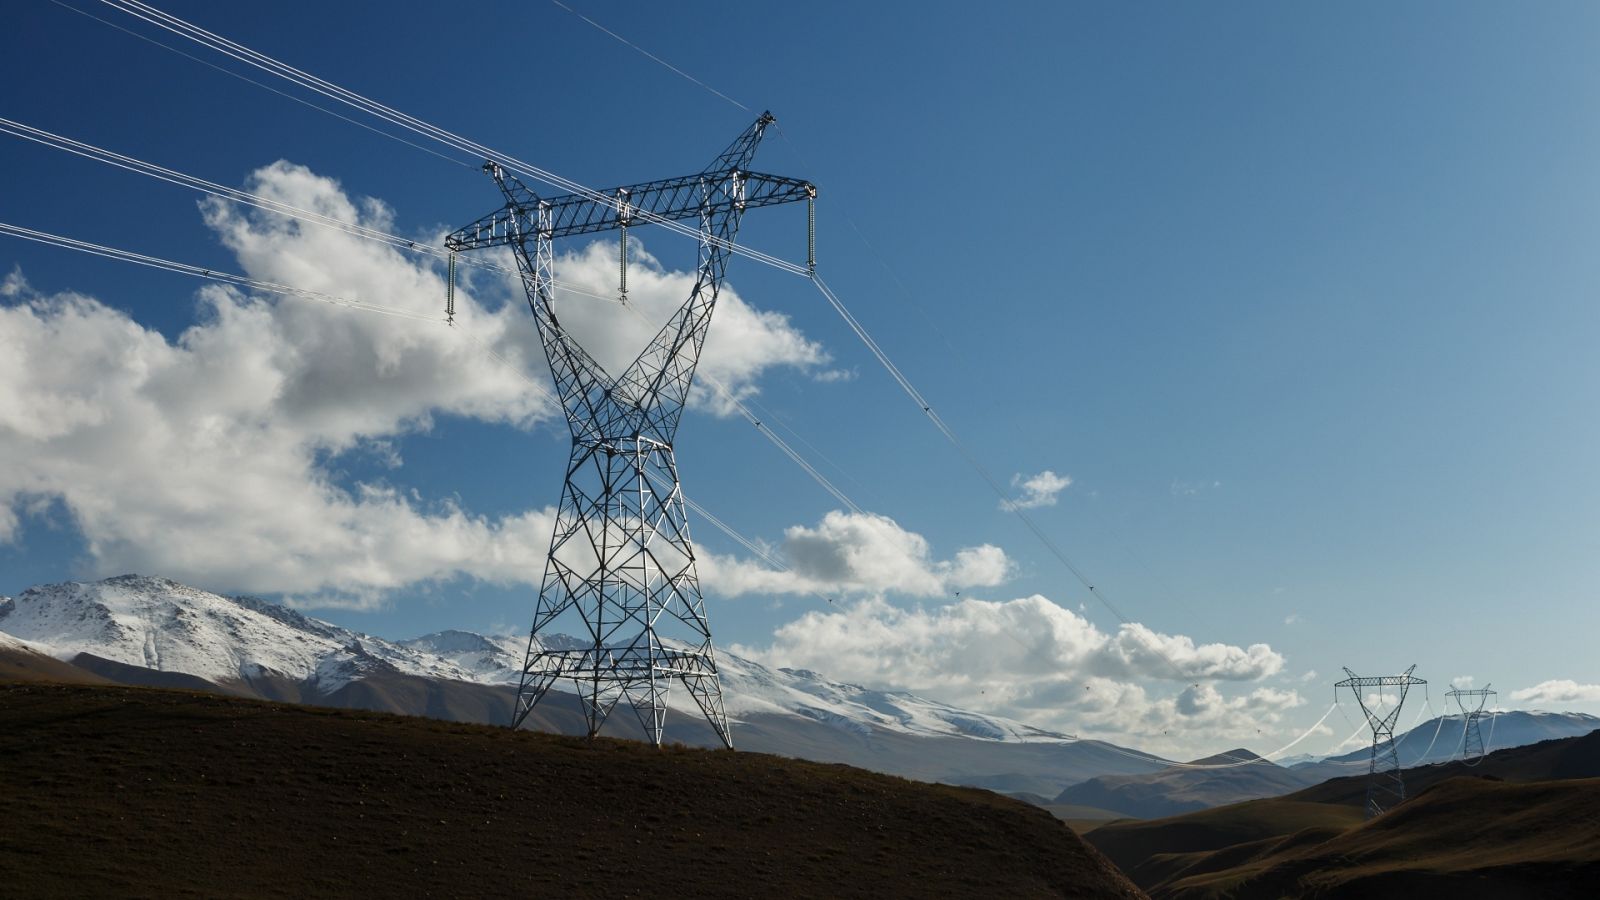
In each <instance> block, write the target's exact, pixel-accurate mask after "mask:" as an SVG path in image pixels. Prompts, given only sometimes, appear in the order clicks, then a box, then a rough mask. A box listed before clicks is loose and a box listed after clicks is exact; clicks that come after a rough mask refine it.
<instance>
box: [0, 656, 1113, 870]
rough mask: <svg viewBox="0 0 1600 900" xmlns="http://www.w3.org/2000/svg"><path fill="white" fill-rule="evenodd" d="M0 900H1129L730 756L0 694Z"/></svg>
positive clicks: (961, 796)
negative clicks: (138, 899) (597, 899)
mask: <svg viewBox="0 0 1600 900" xmlns="http://www.w3.org/2000/svg"><path fill="white" fill-rule="evenodd" d="M0 760H4V764H3V765H0V872H4V873H6V889H5V892H4V893H5V894H6V896H15V897H57V896H60V897H65V896H159V897H186V896H204V897H214V896H249V897H302V896H307V895H318V896H325V895H347V896H351V895H357V894H359V895H363V896H369V895H371V896H381V895H392V896H416V897H426V896H472V897H482V896H519V897H530V896H600V895H605V896H607V897H613V896H616V897H624V896H637V895H645V894H652V895H670V896H695V897H704V896H729V897H733V896H785V897H789V896H816V897H823V896H829V897H832V896H876V897H882V896H900V895H916V896H1004V897H1137V896H1139V894H1138V892H1137V890H1136V889H1135V888H1133V886H1132V885H1131V884H1129V883H1128V882H1127V881H1126V879H1124V878H1123V877H1122V876H1121V875H1120V874H1119V873H1117V872H1116V871H1115V870H1114V869H1112V868H1111V867H1110V866H1109V865H1108V864H1107V863H1106V862H1105V860H1104V859H1103V858H1101V857H1100V856H1099V855H1098V854H1097V853H1095V852H1094V851H1093V850H1091V849H1090V848H1088V847H1087V846H1086V845H1084V844H1083V843H1082V841H1081V840H1080V839H1079V838H1078V837H1077V836H1076V835H1074V834H1073V833H1072V832H1071V830H1070V829H1068V828H1067V827H1065V826H1064V825H1062V824H1061V823H1060V822H1059V821H1057V820H1056V819H1055V818H1053V817H1052V816H1050V814H1049V813H1047V812H1045V811H1044V810H1040V809H1036V808H1032V807H1029V806H1027V805H1026V804H1023V803H1021V802H1018V801H1015V800H1011V799H1008V798H1004V797H1000V796H997V795H995V794H992V793H989V792H987V791H978V790H972V789H964V788H953V787H945V786H940V785H929V784H920V783H916V782H910V781H905V780H902V779H899V778H893V777H889V776H882V775H875V774H872V773H868V772H863V771H860V770H858V769H852V768H849V767H845V766H837V765H818V764H813V763H805V762H798V761H795V760H789V759H782V758H778V757H772V756H765V755H761V754H754V753H728V752H725V751H707V750H686V749H675V750H666V751H658V750H654V749H651V748H649V747H647V746H645V745H642V744H636V743H633V742H628V741H617V740H605V739H602V740H599V741H596V742H594V743H592V744H591V743H588V742H585V741H583V740H580V739H573V738H564V737H558V736H553V735H547V734H535V733H529V732H518V733H513V732H511V731H509V730H506V729H503V728H488V727H482V726H475V725H463V724H455V723H447V722H438V721H432V720H428V719H420V718H408V717H402V716H393V715H385V714H379V713H368V712H359V711H350V710H333V709H323V708H314V707H301V706H290V705H285V704H277V703H267V702H262V701H258V700H252V699H245V698H238V697H226V696H218V695H215V694H201V693H190V692H180V691H166V690H155V689H147V688H127V687H104V686H69V685H53V684H39V683H32V684H28V683H17V684H0Z"/></svg>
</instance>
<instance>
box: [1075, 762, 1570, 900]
mask: <svg viewBox="0 0 1600 900" xmlns="http://www.w3.org/2000/svg"><path fill="white" fill-rule="evenodd" d="M1597 776H1600V731H1597V732H1594V733H1591V734H1589V735H1586V736H1584V737H1579V738H1565V739H1561V740H1554V741H1544V742H1542V743H1539V744H1533V745H1529V746H1526V747H1517V748H1513V749H1509V750H1503V751H1499V752H1496V753H1493V754H1490V755H1489V756H1488V757H1486V758H1484V759H1483V760H1482V761H1481V762H1480V763H1479V764H1477V765H1476V766H1473V767H1468V766H1466V765H1464V764H1462V763H1460V762H1456V763H1450V764H1446V765H1433V766H1422V767H1419V768H1415V769H1407V770H1406V772H1405V779H1406V785H1407V791H1408V793H1409V794H1410V795H1411V799H1409V800H1408V801H1407V802H1406V803H1404V804H1402V805H1400V806H1398V807H1396V808H1395V809H1393V810H1391V811H1390V812H1389V813H1388V814H1386V815H1384V816H1382V817H1380V818H1378V819H1375V820H1373V821H1371V822H1367V821H1365V815H1364V812H1363V809H1362V805H1363V802H1364V800H1365V784H1366V782H1365V778H1364V776H1363V777H1359V778H1336V779H1333V780H1331V781H1328V782H1325V783H1323V784H1320V785H1317V786H1315V787H1311V788H1307V789H1305V790H1302V791H1299V792H1297V793H1294V794H1290V795H1288V796H1285V797H1278V798H1273V799H1267V800H1253V801H1249V802H1246V803H1237V804H1233V805H1231V806H1224V807H1220V808H1217V809H1208V810H1203V811H1201V812H1196V813H1190V814H1187V815H1181V816H1173V817H1170V818H1166V819H1158V820H1154V821H1148V822H1119V823H1113V824H1111V825H1106V826H1103V827H1101V828H1099V829H1096V830H1095V831H1093V832H1090V834H1089V836H1088V839H1089V841H1090V842H1091V843H1093V844H1094V845H1095V846H1096V847H1098V848H1099V849H1100V850H1101V851H1102V852H1104V853H1105V854H1106V855H1107V856H1108V857H1110V858H1111V859H1112V860H1113V861H1114V862H1116V863H1117V864H1118V865H1119V866H1121V867H1122V869H1123V871H1125V872H1127V873H1128V875H1129V877H1131V878H1132V879H1133V880H1134V881H1135V882H1136V883H1138V884H1139V885H1140V886H1141V887H1143V888H1144V889H1146V890H1148V891H1149V892H1150V894H1151V896H1153V897H1156V898H1158V900H1159V898H1185V900H1202V898H1207V900H1209V898H1236V900H1247V898H1256V897H1262V898H1278V897H1330V898H1331V897H1407V898H1416V897H1432V896H1458V897H1468V898H1472V897H1485V898H1490V897H1492V898H1515V897H1539V898H1561V897H1591V896H1595V894H1594V885H1596V884H1600V777H1597Z"/></svg>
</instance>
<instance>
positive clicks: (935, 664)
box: [732, 595, 1304, 750]
mask: <svg viewBox="0 0 1600 900" xmlns="http://www.w3.org/2000/svg"><path fill="white" fill-rule="evenodd" d="M1158 649H1159V651H1160V652H1159V653H1158V652H1157V650H1158ZM732 650H733V652H735V653H738V654H740V655H743V656H749V657H752V658H754V659H757V660H760V661H762V662H764V663H767V664H770V665H777V666H792V667H798V668H806V669H814V670H816V671H821V672H827V673H828V674H829V677H832V678H837V679H840V680H844V681H851V682H857V683H861V684H865V685H868V686H871V687H877V688H884V689H895V690H909V691H913V692H916V693H919V694H923V695H926V696H929V697H934V698H937V699H939V700H943V701H945V702H949V703H954V704H957V705H963V706H969V707H972V708H975V709H982V710H987V711H991V712H995V713H999V714H1003V715H1008V716H1013V717H1015V718H1018V719H1020V720H1022V721H1025V722H1031V723H1034V724H1037V725H1040V726H1043V727H1055V728H1059V729H1062V730H1065V731H1073V732H1077V733H1080V734H1093V735H1096V736H1101V737H1110V738H1117V737H1122V738H1128V737H1133V736H1137V737H1138V738H1139V740H1140V741H1141V743H1140V746H1150V747H1159V746H1167V747H1186V746H1192V745H1198V744H1199V743H1202V742H1204V741H1206V740H1237V741H1245V740H1248V741H1250V742H1252V743H1255V744H1258V745H1259V744H1260V743H1261V742H1262V741H1270V740H1271V739H1272V738H1271V737H1268V736H1267V735H1269V734H1270V735H1271V736H1272V737H1276V736H1278V735H1279V734H1281V728H1280V725H1281V723H1282V715H1283V713H1284V712H1285V711H1286V710H1288V709H1292V708H1294V707H1297V706H1299V705H1301V704H1302V703H1303V702H1304V700H1303V699H1302V698H1301V697H1300V696H1299V694H1297V693H1296V692H1294V691H1282V690H1277V689H1274V688H1269V687H1265V686H1262V687H1258V688H1254V689H1252V690H1250V691H1249V692H1247V693H1243V694H1239V695H1236V696H1225V695H1224V694H1223V693H1222V692H1221V691H1220V690H1218V689H1217V688H1215V687H1214V686H1212V685H1209V684H1200V685H1199V686H1198V687H1196V686H1193V685H1190V686H1187V687H1186V688H1184V689H1183V691H1182V692H1174V693H1172V694H1166V695H1159V696H1156V695H1152V694H1151V693H1150V692H1149V689H1147V687H1146V685H1145V684H1142V683H1141V682H1156V683H1159V682H1161V681H1163V680H1168V683H1171V682H1170V680H1171V679H1175V678H1177V677H1178V675H1177V674H1175V673H1174V672H1173V671H1172V668H1171V665H1176V666H1177V667H1178V669H1179V671H1180V673H1181V676H1182V678H1183V680H1185V681H1188V680H1190V679H1193V680H1196V681H1198V680H1201V679H1224V680H1230V681H1238V682H1248V681H1257V680H1260V679H1263V678H1266V677H1269V676H1271V675H1274V674H1276V673H1277V672H1278V671H1280V670H1281V669H1282V667H1283V665H1284V659H1283V657H1282V656H1281V655H1280V654H1278V653H1277V652H1275V651H1273V650H1272V649H1271V648H1270V647H1268V646H1266V645H1264V644H1257V645H1254V646H1251V647H1248V648H1242V647H1237V646H1231V645H1225V644H1203V645H1200V644H1196V642H1195V641H1194V640H1193V639H1191V638H1189V637H1185V636H1182V635H1164V634H1159V633H1156V632H1154V631H1152V630H1150V629H1148V628H1146V627H1144V626H1143V625H1139V624H1132V625H1125V626H1122V627H1121V628H1119V629H1118V630H1117V632H1115V633H1113V634H1107V633H1105V632H1103V631H1101V630H1100V629H1098V628H1097V627H1096V626H1095V625H1094V624H1093V623H1091V622H1089V621H1088V620H1087V619H1085V618H1083V617H1082V616H1080V615H1078V614H1077V613H1075V612H1073V611H1071V610H1068V609H1065V608H1063V607H1061V606H1059V605H1057V604H1055V603H1053V602H1051V601H1050V600H1048V599H1046V598H1045V597H1042V596H1038V595H1034V596H1031V597H1024V598H1021V599H1017V600H1010V601H1004V602H999V601H989V600H978V599H966V598H963V599H962V600H960V601H957V602H954V603H949V604H945V605H941V606H937V607H931V608H922V607H915V608H905V607H900V606H895V605H893V604H890V603H888V602H887V601H885V600H883V599H881V598H871V599H867V600H863V601H860V602H857V603H853V604H850V605H848V606H843V607H836V608H830V609H829V610H828V611H816V612H811V613H808V614H806V615H804V616H801V617H800V618H798V619H795V620H793V621H791V622H789V623H787V624H785V625H784V626H782V627H780V628H779V629H778V630H777V631H776V633H775V634H774V636H773V641H772V643H771V644H770V645H767V646H764V647H762V646H734V647H733V648H732ZM1161 653H1165V654H1166V659H1163V657H1162V655H1161ZM1168 660H1170V662H1171V665H1169V662H1168ZM1258 729H1259V730H1260V734H1259V735H1258ZM1275 729H1277V730H1275ZM1177 731H1181V732H1182V734H1178V733H1176V732H1177ZM1163 732H1175V733H1173V734H1165V735H1164V734H1163ZM1263 749H1264V750H1265V749H1272V748H1263Z"/></svg>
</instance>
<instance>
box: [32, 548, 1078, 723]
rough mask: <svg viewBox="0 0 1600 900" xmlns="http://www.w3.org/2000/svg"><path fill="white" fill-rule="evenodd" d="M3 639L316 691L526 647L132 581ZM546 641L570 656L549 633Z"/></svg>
mask: <svg viewBox="0 0 1600 900" xmlns="http://www.w3.org/2000/svg"><path fill="white" fill-rule="evenodd" d="M5 635H10V636H11V637H13V638H17V639H20V640H22V641H25V642H28V643H29V644H30V645H31V647H30V649H34V650H36V651H40V652H46V653H48V654H49V655H52V656H55V657H57V658H59V659H63V660H67V661H71V660H72V659H74V658H76V657H77V656H78V655H79V654H90V655H93V656H97V657H100V658H102V659H107V660H111V661H113V662H118V663H124V664H127V665H131V666H139V667H144V668H148V669H154V670H157V671H161V672H181V673H185V674H188V675H194V676H197V677H200V678H204V679H206V680H207V681H211V682H214V683H216V684H220V685H228V684H237V683H241V682H252V681H255V680H259V679H262V678H281V679H287V680H289V681H293V682H299V683H303V684H306V685H308V686H310V687H311V688H312V689H313V690H314V691H315V692H317V693H322V694H328V693H332V692H333V691H336V690H338V689H339V688H341V687H343V686H345V685H348V684H350V683H352V682H355V681H358V680H361V679H363V678H366V677H369V676H372V675H376V674H379V673H384V672H398V673H401V674H405V675H415V676H421V677H424V678H432V679H444V680H450V681H463V682H470V683H475V684H483V685H514V684H516V682H517V676H518V674H519V672H520V671H521V667H522V662H523V657H524V654H525V653H526V651H527V648H528V639H527V637H516V636H510V635H480V634H476V633H473V632H468V631H441V632H437V633H434V634H430V635H425V636H423V637H419V638H415V639H412V640H404V641H391V640H387V639H384V638H379V637H375V636H373V635H368V634H363V633H361V632H357V631H353V630H351V629H347V628H342V627H340V626H338V625H334V624H332V623H329V622H324V621H322V620H320V619H314V618H311V617H309V616H306V615H303V614H301V613H299V612H297V611H295V610H293V609H289V608H288V607H285V606H282V605H280V604H276V603H270V602H267V601H264V600H258V599H255V598H250V597H223V596H220V595H218V594H213V593H210V592H207V591H202V590H199V589H197V588H192V587H188V586H186V585H183V584H179V583H178V582H175V581H171V580H169V579H165V578H158V577H151V576H142V575H123V576H118V577H115V578H108V579H105V580H103V581H98V582H87V583H84V582H67V583H63V584H51V585H40V586H38V587H33V588H29V589H28V590H26V591H24V592H22V594H21V595H20V596H18V597H16V598H14V599H12V600H10V601H8V602H0V637H4V636H5ZM546 643H547V645H550V646H555V645H567V644H572V645H576V642H575V641H574V640H573V639H572V638H568V637H565V636H560V635H557V636H552V637H551V638H550V639H549V640H548V641H547V642H546ZM718 668H719V670H720V672H721V676H722V684H723V694H724V703H725V706H726V708H727V711H728V714H729V716H730V717H732V718H734V719H736V720H737V719H739V718H740V717H741V716H750V715H758V714H767V715H781V716H795V717H800V718H804V719H809V720H812V721H816V722H822V723H824V724H826V725H829V726H831V727H835V728H839V729H841V730H844V731H849V732H856V733H860V734H869V733H871V732H872V731H873V729H883V730H886V731H891V732H899V733H903V734H908V735H918V736H935V737H960V738H968V739H973V740H978V741H993V742H1004V743H1065V742H1072V741H1073V740H1074V738H1072V737H1071V736H1069V735H1064V734H1058V733H1054V732H1050V731H1045V730H1043V729H1038V728H1033V727H1031V726H1028V725H1025V724H1023V723H1021V722H1016V721H1013V720H1010V719H1005V718H1002V717H998V716H991V715H987V714H984V713H978V712H973V711H970V710H964V709H959V708H957V707H953V706H950V705H948V704H944V703H940V702H938V701H935V700H930V699H927V698H924V697H919V696H916V695H914V694H910V693H904V692H895V691H879V690H872V689H869V688H866V687H862V686H859V685H851V684H841V683H838V682H833V681H829V680H827V679H826V678H825V677H823V676H822V675H819V674H817V673H815V672H811V671H807V670H804V669H773V668H769V667H767V666H764V665H762V664H760V663H757V662H754V661H753V660H748V659H743V658H741V657H738V656H734V655H732V654H728V653H721V654H719V655H718ZM558 689H559V686H558ZM680 704H682V705H681V706H680ZM671 705H672V706H673V707H674V708H675V709H682V710H685V711H688V710H691V709H692V708H693V706H692V701H691V700H689V699H688V698H687V697H673V698H672V704H671Z"/></svg>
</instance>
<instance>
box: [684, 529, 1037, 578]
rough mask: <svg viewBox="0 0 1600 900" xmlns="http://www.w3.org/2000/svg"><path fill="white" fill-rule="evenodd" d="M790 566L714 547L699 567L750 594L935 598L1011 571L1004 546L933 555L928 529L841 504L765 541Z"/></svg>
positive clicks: (773, 553)
mask: <svg viewBox="0 0 1600 900" xmlns="http://www.w3.org/2000/svg"><path fill="white" fill-rule="evenodd" d="M767 549H769V550H770V551H771V552H770V553H769V555H772V556H774V557H775V558H778V559H780V560H781V561H783V562H784V564H785V565H787V566H788V567H789V571H787V572H779V571H775V570H773V569H771V568H768V567H766V566H763V565H758V564H756V563H755V562H753V561H750V560H745V559H737V558H732V557H720V556H716V555H714V554H708V555H706V556H705V557H702V560H701V564H700V573H701V578H702V581H703V582H704V583H705V584H706V586H707V588H708V589H709V590H713V591H715V592H717V593H719V594H722V595H724V596H730V597H731V596H737V595H740V594H748V593H769V594H774V593H775V594H804V593H822V594H835V593H867V594H879V593H884V592H894V593H901V594H906V595H910V596H921V597H933V596H941V595H947V594H949V593H950V592H951V591H957V590H962V589H964V588H968V587H991V586H994V585H997V584H1000V583H1002V582H1004V581H1005V580H1006V579H1007V578H1009V577H1010V575H1011V571H1012V563H1011V560H1010V558H1009V557H1007V556H1006V553H1005V551H1004V550H1002V549H1000V548H999V547H996V546H994V545H992V544H981V545H979V546H976V547H966V548H963V549H961V550H958V551H956V554H955V555H954V556H953V557H952V558H950V559H944V560H939V559H934V558H933V553H932V548H931V547H930V546H929V545H928V541H927V539H926V538H924V537H923V536H922V535H920V534H917V533H916V532H912V531H907V530H906V529H904V528H902V527H901V526H900V525H899V523H897V522H895V521H894V520H893V519H891V518H889V517H887V516H880V515H874V514H871V513H847V512H841V511H838V510H835V511H833V512H830V513H828V514H827V515H826V516H824V517H823V519H822V521H821V522H818V523H817V525H816V526H815V527H807V526H804V525H795V526H791V527H790V528H789V529H787V530H786V531H785V532H784V539H783V543H782V544H781V545H779V546H777V547H771V548H767Z"/></svg>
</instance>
